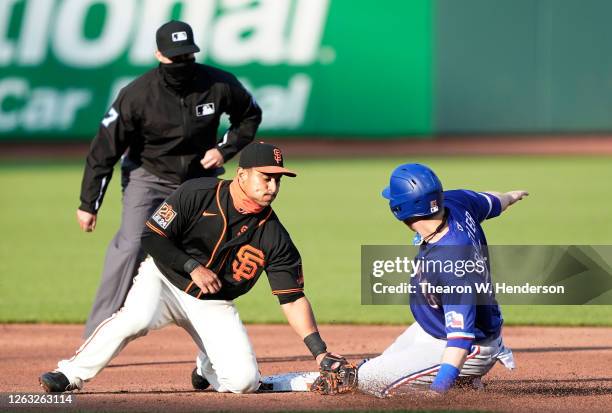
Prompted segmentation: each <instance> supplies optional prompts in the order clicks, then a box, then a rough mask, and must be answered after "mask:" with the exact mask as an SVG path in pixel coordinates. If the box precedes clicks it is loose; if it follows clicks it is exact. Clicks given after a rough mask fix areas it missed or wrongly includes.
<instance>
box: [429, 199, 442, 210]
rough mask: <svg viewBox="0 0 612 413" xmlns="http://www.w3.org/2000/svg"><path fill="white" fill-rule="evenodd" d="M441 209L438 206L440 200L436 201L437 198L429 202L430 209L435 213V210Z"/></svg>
mask: <svg viewBox="0 0 612 413" xmlns="http://www.w3.org/2000/svg"><path fill="white" fill-rule="evenodd" d="M439 209H440V207H439V206H438V201H436V200H435V199H434V200H433V201H431V203H430V204H429V211H430V212H431V213H432V214H433V213H434V212H438V210H439Z"/></svg>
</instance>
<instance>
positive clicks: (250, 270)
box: [232, 244, 265, 281]
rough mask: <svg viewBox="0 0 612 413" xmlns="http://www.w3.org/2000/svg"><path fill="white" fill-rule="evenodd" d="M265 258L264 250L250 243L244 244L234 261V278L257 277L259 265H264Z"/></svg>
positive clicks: (247, 278) (248, 278)
mask: <svg viewBox="0 0 612 413" xmlns="http://www.w3.org/2000/svg"><path fill="white" fill-rule="evenodd" d="M264 258H265V257H264V253H263V251H261V250H259V249H257V248H255V247H253V246H251V245H248V244H247V245H243V246H242V247H240V249H239V250H238V253H237V254H236V258H235V259H234V261H233V262H232V270H233V272H234V274H233V276H232V278H233V279H234V280H236V281H240V280H242V279H245V280H250V279H251V278H253V277H255V275H256V274H257V270H258V269H259V267H263V265H264Z"/></svg>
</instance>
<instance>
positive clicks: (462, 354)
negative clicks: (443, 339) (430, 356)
mask: <svg viewBox="0 0 612 413" xmlns="http://www.w3.org/2000/svg"><path fill="white" fill-rule="evenodd" d="M467 355H468V352H467V350H465V349H462V348H459V347H446V349H445V350H444V353H443V354H442V363H447V364H451V365H452V366H454V367H456V368H458V369H459V370H461V367H463V363H465V359H466V357H467Z"/></svg>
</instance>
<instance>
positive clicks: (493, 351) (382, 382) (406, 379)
mask: <svg viewBox="0 0 612 413" xmlns="http://www.w3.org/2000/svg"><path fill="white" fill-rule="evenodd" d="M445 349H446V340H440V339H437V338H435V337H432V336H430V335H429V334H428V333H427V332H425V330H423V328H421V326H420V325H419V324H418V323H413V324H412V325H411V326H410V327H408V329H406V331H404V332H403V333H402V334H401V335H400V336H399V337H398V338H397V339H396V340H395V341H394V342H393V344H391V345H390V346H389V347H388V348H387V349H386V350H385V351H384V352H383V353H382V354H381V355H380V356H378V357H375V358H373V359H370V360H368V361H366V362H365V363H364V364H362V365H361V366H360V367H359V373H358V383H359V389H360V390H361V391H363V392H365V393H370V394H373V395H375V396H378V397H385V396H387V395H390V394H393V393H401V392H403V391H405V390H408V391H409V390H410V386H413V385H426V384H431V382H432V381H433V379H434V378H435V376H436V374H438V370H439V369H440V362H441V360H442V353H444V350H445ZM498 360H499V361H500V362H502V363H503V364H504V366H506V367H507V368H509V369H513V368H514V367H515V366H514V358H513V356H512V351H510V349H508V348H506V347H505V346H504V343H503V340H502V337H501V335H500V336H499V337H498V338H495V339H492V340H488V341H484V342H478V343H477V344H474V345H472V349H471V352H470V354H469V355H468V357H467V360H466V361H465V363H464V365H463V368H462V369H461V372H460V375H459V379H458V380H460V381H461V380H472V379H477V380H480V377H482V376H484V375H485V374H486V373H487V372H488V371H489V370H490V369H491V368H492V367H493V366H494V365H495V363H496V362H497V361H498ZM477 383H480V382H479V381H478V382H477Z"/></svg>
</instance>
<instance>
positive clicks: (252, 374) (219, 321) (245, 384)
mask: <svg viewBox="0 0 612 413" xmlns="http://www.w3.org/2000/svg"><path fill="white" fill-rule="evenodd" d="M170 323H174V324H176V325H178V326H180V327H182V328H184V329H185V330H186V331H187V332H188V333H189V334H190V335H191V337H192V338H193V339H194V341H195V343H196V344H197V346H198V348H199V349H200V354H199V356H198V359H197V367H198V373H200V375H202V376H203V377H205V378H206V380H208V382H209V383H210V384H211V386H212V387H213V388H214V389H215V390H217V391H219V392H232V393H251V392H254V391H256V390H257V388H258V387H259V379H260V375H259V370H258V367H257V360H256V358H255V353H254V352H253V348H252V346H251V343H250V341H249V338H248V336H247V332H246V329H245V328H244V325H243V324H242V321H241V320H240V317H239V315H238V311H237V310H236V307H235V306H234V304H233V302H232V301H224V300H198V299H196V298H195V297H192V296H190V295H189V294H186V293H185V292H183V291H181V290H179V289H178V288H176V287H175V286H173V285H172V284H171V283H170V282H169V281H168V280H167V279H166V277H164V275H163V274H161V273H160V272H159V270H158V268H157V267H156V266H155V263H154V262H153V259H151V258H150V257H149V258H147V259H146V260H145V261H144V262H143V263H142V264H141V266H140V269H139V270H138V275H137V276H136V277H135V278H134V284H133V286H132V288H131V289H130V292H129V293H128V296H127V298H126V301H125V304H124V306H123V307H122V308H121V310H119V311H118V312H117V313H115V314H113V315H112V316H111V317H110V318H107V319H106V320H104V321H103V322H102V323H100V325H98V327H97V328H96V330H95V331H94V333H93V334H92V335H91V336H90V337H89V338H88V339H87V340H86V341H85V343H84V344H83V345H82V346H81V348H80V349H79V350H78V351H77V352H76V354H75V355H74V356H73V357H72V358H71V359H69V360H62V361H60V362H59V363H58V368H57V371H60V372H62V373H63V374H64V375H66V377H67V378H68V380H70V382H71V383H74V384H76V385H77V386H78V387H79V388H81V387H82V385H83V382H85V381H88V380H90V379H92V378H93V377H95V376H96V375H97V374H98V373H99V372H100V371H101V370H102V369H103V368H104V367H106V366H107V365H108V363H109V362H110V361H111V360H112V359H113V357H115V356H116V355H117V354H119V352H120V351H121V350H122V349H123V347H125V346H126V345H127V343H129V342H130V341H132V340H134V339H136V338H138V337H141V336H144V335H146V334H147V333H148V332H149V330H154V329H159V328H162V327H164V326H165V325H168V324H170Z"/></svg>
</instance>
